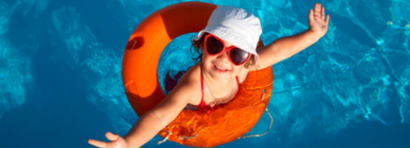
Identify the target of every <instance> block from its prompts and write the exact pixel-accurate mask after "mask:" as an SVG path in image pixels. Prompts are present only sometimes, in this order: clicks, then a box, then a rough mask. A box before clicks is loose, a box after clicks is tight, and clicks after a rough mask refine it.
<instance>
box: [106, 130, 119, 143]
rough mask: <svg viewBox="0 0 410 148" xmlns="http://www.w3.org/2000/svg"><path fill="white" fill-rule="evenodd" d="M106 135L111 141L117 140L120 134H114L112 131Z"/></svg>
mask: <svg viewBox="0 0 410 148" xmlns="http://www.w3.org/2000/svg"><path fill="white" fill-rule="evenodd" d="M105 136H106V137H107V139H108V140H110V141H115V140H117V139H118V137H119V135H116V134H112V133H111V132H107V133H105Z"/></svg>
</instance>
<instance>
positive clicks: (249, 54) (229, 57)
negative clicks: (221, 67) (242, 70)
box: [204, 34, 252, 66]
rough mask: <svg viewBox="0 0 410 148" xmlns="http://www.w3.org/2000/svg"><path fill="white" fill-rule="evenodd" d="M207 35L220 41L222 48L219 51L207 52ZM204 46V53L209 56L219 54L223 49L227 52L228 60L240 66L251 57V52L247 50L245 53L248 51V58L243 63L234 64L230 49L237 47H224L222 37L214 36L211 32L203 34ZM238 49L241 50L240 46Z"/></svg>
mask: <svg viewBox="0 0 410 148" xmlns="http://www.w3.org/2000/svg"><path fill="white" fill-rule="evenodd" d="M209 37H215V39H217V40H218V41H220V42H221V43H222V45H223V49H222V50H221V51H220V52H218V53H215V54H210V53H209V52H208V48H207V47H206V41H208V38H209ZM204 48H205V52H206V54H208V55H210V56H216V55H219V54H221V53H222V52H223V51H226V52H227V54H228V59H229V61H231V63H232V64H234V65H235V66H240V65H243V64H245V63H246V62H248V60H249V59H251V57H252V54H251V53H249V52H247V53H248V58H247V59H246V60H245V61H244V62H243V63H241V64H235V63H234V62H233V61H232V59H231V56H230V54H231V50H232V49H234V48H238V47H236V46H234V45H232V46H231V47H228V48H226V47H225V44H224V42H223V41H222V39H220V38H218V37H217V36H215V35H213V34H207V35H206V36H205V40H204ZM238 49H239V50H242V49H241V48H238ZM245 52H246V51H245Z"/></svg>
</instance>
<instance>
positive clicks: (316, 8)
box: [315, 3, 320, 16]
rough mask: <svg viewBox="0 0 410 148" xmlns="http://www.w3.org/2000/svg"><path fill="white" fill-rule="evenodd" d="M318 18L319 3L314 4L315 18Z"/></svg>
mask: <svg viewBox="0 0 410 148" xmlns="http://www.w3.org/2000/svg"><path fill="white" fill-rule="evenodd" d="M316 15H317V16H319V15H320V3H316V4H315V16H316Z"/></svg>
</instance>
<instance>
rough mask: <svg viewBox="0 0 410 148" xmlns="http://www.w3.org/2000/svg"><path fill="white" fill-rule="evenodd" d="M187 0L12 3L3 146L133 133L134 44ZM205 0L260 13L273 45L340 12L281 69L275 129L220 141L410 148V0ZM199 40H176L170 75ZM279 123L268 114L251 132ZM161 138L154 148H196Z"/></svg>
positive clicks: (72, 143)
mask: <svg viewBox="0 0 410 148" xmlns="http://www.w3.org/2000/svg"><path fill="white" fill-rule="evenodd" d="M178 2H182V1H181V0H172V1H158V0H152V1H143V0H81V1H80V0H65V1H60V0H58V1H57V0H0V147H1V148H23V147H41V148H43V147H46V148H57V147H58V148H65V147H67V148H68V147H90V148H91V147H93V146H91V145H88V143H87V140H88V139H89V138H93V139H98V140H106V138H105V136H104V134H105V132H107V131H111V132H113V133H116V134H120V135H122V136H123V135H125V134H126V133H127V132H128V130H129V129H130V128H131V126H132V125H133V124H134V123H135V121H136V120H137V119H138V117H137V116H136V114H135V113H134V111H133V110H132V109H131V107H130V105H129V104H128V101H127V98H126V96H125V93H124V88H123V85H122V79H121V62H122V54H123V51H124V48H125V45H126V42H127V40H128V38H129V36H130V34H131V32H132V31H133V30H134V29H135V27H136V26H137V25H138V24H139V23H140V22H141V21H142V20H143V19H144V18H145V17H147V16H148V15H149V14H151V13H153V12H155V11H156V10H158V9H161V8H163V7H165V6H168V5H171V4H175V3H178ZM204 2H210V3H214V4H217V5H232V6H238V7H242V8H245V9H247V10H248V11H251V12H253V13H254V14H255V15H256V16H258V17H259V18H260V19H261V21H262V27H263V34H262V36H261V38H262V40H263V42H264V43H265V44H267V43H271V42H272V41H274V40H276V39H278V38H280V37H284V36H289V35H293V34H296V33H299V32H302V31H304V30H306V29H307V28H308V19H307V14H308V12H309V8H312V7H313V4H314V3H315V2H321V3H322V5H323V6H325V8H326V13H327V14H329V15H330V23H329V30H328V32H327V34H326V35H325V36H324V37H323V38H322V39H321V40H319V41H318V42H317V43H316V44H314V45H312V46H310V47H309V48H307V49H305V50H304V51H302V52H300V53H299V54H297V55H295V56H293V57H291V58H289V59H286V60H284V61H282V62H280V63H278V64H276V65H274V66H273V71H274V74H275V82H274V88H273V92H272V96H271V101H270V103H269V105H268V109H269V110H270V112H271V114H272V116H273V118H274V120H275V122H274V124H273V126H272V129H271V131H270V132H269V133H268V134H267V135H265V136H263V137H260V138H249V139H240V140H236V141H234V142H232V143H228V144H224V145H221V146H219V147H250V146H257V147H278V148H308V147H309V148H310V147H312V148H330V147H331V148H345V147H353V148H363V147H366V148H367V147H371V148H409V147H410V85H409V80H410V49H409V40H410V39H409V35H410V2H409V1H408V0H389V1H388V0H322V1H312V0H303V1H302V0H290V1H285V0H269V1H268V0H257V1H256V0H255V1H250V0H238V1H231V0H210V1H204ZM193 35H195V34H187V35H184V36H181V37H179V38H177V39H176V40H174V41H173V42H172V43H171V44H169V45H168V47H167V48H166V49H165V51H164V52H163V54H162V56H161V60H160V66H159V68H158V69H159V73H158V75H159V76H160V78H163V76H164V74H165V73H166V72H167V71H179V70H185V69H186V68H187V67H189V66H191V65H193V64H194V62H193V61H192V60H191V58H192V55H191V54H190V50H189V47H190V42H189V39H190V38H191V37H192V36H193ZM175 51H178V52H175ZM161 83H163V80H161ZM269 122H270V119H269V117H268V116H267V115H266V114H264V115H263V116H262V118H261V120H260V121H259V122H258V124H257V125H256V126H255V127H254V128H253V129H252V131H250V132H249V133H248V134H255V133H263V132H264V131H265V130H266V129H267V128H268V125H269ZM159 140H162V138H161V137H159V136H157V137H155V138H154V139H153V140H151V141H150V142H149V143H147V144H146V145H144V146H143V147H185V146H181V145H179V144H176V143H173V142H169V141H168V142H165V143H164V144H161V145H159V146H158V145H156V142H157V141H159Z"/></svg>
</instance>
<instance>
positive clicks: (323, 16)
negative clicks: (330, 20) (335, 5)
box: [322, 7, 325, 20]
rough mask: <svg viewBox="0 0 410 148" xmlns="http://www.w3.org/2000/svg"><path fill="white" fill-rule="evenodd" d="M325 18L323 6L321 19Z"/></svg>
mask: <svg viewBox="0 0 410 148" xmlns="http://www.w3.org/2000/svg"><path fill="white" fill-rule="evenodd" d="M324 19H325V7H322V20H324Z"/></svg>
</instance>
